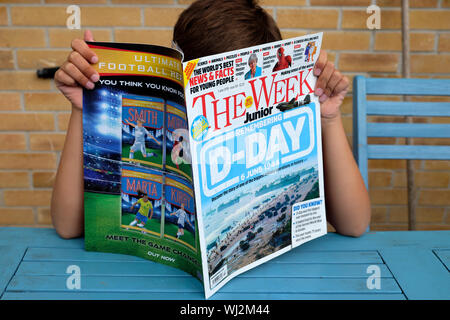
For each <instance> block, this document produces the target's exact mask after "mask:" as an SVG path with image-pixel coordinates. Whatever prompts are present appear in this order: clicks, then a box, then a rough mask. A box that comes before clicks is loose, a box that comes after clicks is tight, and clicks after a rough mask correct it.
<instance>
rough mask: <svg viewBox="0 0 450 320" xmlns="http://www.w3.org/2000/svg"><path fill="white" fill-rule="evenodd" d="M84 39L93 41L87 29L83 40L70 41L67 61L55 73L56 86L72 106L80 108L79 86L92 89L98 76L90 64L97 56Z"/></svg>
mask: <svg viewBox="0 0 450 320" xmlns="http://www.w3.org/2000/svg"><path fill="white" fill-rule="evenodd" d="M85 41H94V38H93V36H92V33H91V32H90V31H89V30H86V31H85V33H84V41H83V40H81V39H74V40H73V41H72V49H73V51H72V52H71V53H70V54H69V57H68V58H67V61H65V62H64V63H63V64H62V66H61V67H60V68H59V69H58V71H56V73H55V85H56V87H57V88H58V89H59V91H61V92H62V94H63V95H64V96H65V97H66V98H67V99H68V100H69V101H70V102H71V103H72V105H73V106H75V107H77V108H80V109H81V108H82V105H83V89H82V88H81V86H83V87H85V88H87V89H93V88H94V82H97V81H98V79H99V78H100V76H99V74H98V73H97V71H95V69H94V68H93V67H92V66H91V65H90V64H91V63H97V62H98V57H97V56H96V55H95V53H94V52H93V51H92V50H91V49H90V48H89V47H88V45H87V44H86V42H85ZM80 85H81V86H80Z"/></svg>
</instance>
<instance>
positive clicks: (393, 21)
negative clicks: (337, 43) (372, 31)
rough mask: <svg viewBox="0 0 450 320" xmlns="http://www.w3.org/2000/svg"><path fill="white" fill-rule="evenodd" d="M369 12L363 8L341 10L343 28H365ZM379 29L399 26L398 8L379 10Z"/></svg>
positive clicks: (399, 14) (397, 27)
mask: <svg viewBox="0 0 450 320" xmlns="http://www.w3.org/2000/svg"><path fill="white" fill-rule="evenodd" d="M370 15H371V14H369V13H367V12H366V11H365V10H345V9H344V10H343V12H342V28H343V29H363V30H368V29H367V19H368V18H369V17H370ZM380 20H381V25H380V27H381V30H387V29H399V28H401V13H400V11H399V10H382V11H381V19H380Z"/></svg>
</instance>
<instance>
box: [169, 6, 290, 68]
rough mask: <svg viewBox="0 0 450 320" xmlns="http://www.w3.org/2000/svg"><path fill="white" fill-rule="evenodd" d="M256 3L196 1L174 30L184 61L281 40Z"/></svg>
mask: <svg viewBox="0 0 450 320" xmlns="http://www.w3.org/2000/svg"><path fill="white" fill-rule="evenodd" d="M257 2H258V1H257V0H226V1H217V0H198V1H196V2H194V3H192V5H191V6H190V7H188V8H187V9H186V10H184V11H183V12H182V13H181V15H180V17H179V18H178V21H177V23H176V24H175V27H174V30H173V40H174V42H175V43H176V44H177V45H178V47H180V49H181V50H183V53H184V60H185V61H187V60H191V59H195V58H199V57H202V56H208V55H212V54H217V53H221V52H226V51H231V50H237V49H241V48H245V47H249V46H255V45H259V44H264V43H267V42H272V41H277V40H281V39H282V38H281V33H280V29H279V28H278V26H277V25H276V23H275V21H274V20H273V18H272V17H271V16H270V15H269V14H268V13H267V12H266V11H265V10H264V9H262V8H261V7H260V6H259V5H258V4H257Z"/></svg>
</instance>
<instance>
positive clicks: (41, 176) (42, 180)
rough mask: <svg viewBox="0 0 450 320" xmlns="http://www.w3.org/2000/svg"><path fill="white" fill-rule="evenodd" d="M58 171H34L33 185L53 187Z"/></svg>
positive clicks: (36, 186)
mask: <svg viewBox="0 0 450 320" xmlns="http://www.w3.org/2000/svg"><path fill="white" fill-rule="evenodd" d="M55 177H56V172H55V171H51V172H46V171H40V172H39V171H38V172H33V187H35V188H52V187H53V183H54V182H55Z"/></svg>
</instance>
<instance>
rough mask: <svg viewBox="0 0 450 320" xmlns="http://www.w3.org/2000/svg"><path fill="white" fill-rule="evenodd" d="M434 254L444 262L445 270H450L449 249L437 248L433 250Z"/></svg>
mask: <svg viewBox="0 0 450 320" xmlns="http://www.w3.org/2000/svg"><path fill="white" fill-rule="evenodd" d="M434 254H435V255H436V256H437V257H438V259H439V260H440V261H441V262H442V263H443V264H444V266H445V267H446V268H447V271H449V272H450V249H437V250H434Z"/></svg>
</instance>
